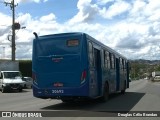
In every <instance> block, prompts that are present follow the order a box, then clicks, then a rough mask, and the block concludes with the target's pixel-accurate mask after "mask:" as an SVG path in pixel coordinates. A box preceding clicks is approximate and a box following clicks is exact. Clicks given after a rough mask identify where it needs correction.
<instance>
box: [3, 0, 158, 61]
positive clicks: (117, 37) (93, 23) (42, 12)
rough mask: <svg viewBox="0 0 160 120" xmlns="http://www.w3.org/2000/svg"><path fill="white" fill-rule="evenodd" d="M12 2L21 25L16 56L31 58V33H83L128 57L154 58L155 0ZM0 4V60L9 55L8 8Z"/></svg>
mask: <svg viewBox="0 0 160 120" xmlns="http://www.w3.org/2000/svg"><path fill="white" fill-rule="evenodd" d="M5 1H7V2H11V0H5ZM15 1H16V3H18V6H17V7H16V12H15V15H16V22H19V23H20V24H21V27H26V28H25V29H20V30H19V31H16V58H17V59H31V56H32V40H33V38H34V36H33V34H32V33H33V32H37V33H38V35H46V34H54V33H62V32H85V33H87V34H89V35H91V36H92V37H94V38H96V39H97V40H99V41H101V42H102V43H104V44H105V45H107V46H109V47H111V48H112V49H114V50H116V51H118V52H119V53H121V54H122V55H124V56H126V57H127V58H128V59H148V60H155V59H160V0H15ZM3 2H4V0H0V58H3V57H4V56H5V57H6V58H10V57H11V48H10V41H8V40H7V36H8V35H10V34H11V24H12V12H11V10H10V7H9V6H5V4H3ZM4 43H5V44H4Z"/></svg>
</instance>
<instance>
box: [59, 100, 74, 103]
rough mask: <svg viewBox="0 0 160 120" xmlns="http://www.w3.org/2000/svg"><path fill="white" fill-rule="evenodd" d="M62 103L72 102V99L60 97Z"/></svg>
mask: <svg viewBox="0 0 160 120" xmlns="http://www.w3.org/2000/svg"><path fill="white" fill-rule="evenodd" d="M61 100H62V102H64V103H72V102H73V101H74V100H72V99H61Z"/></svg>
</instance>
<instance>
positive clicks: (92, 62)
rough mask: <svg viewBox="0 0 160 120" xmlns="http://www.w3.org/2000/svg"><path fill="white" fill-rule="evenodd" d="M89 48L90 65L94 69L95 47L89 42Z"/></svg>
mask: <svg viewBox="0 0 160 120" xmlns="http://www.w3.org/2000/svg"><path fill="white" fill-rule="evenodd" d="M88 45H89V46H88V47H89V51H88V55H89V65H90V66H91V67H93V66H94V56H93V45H92V43H91V42H89V44H88Z"/></svg>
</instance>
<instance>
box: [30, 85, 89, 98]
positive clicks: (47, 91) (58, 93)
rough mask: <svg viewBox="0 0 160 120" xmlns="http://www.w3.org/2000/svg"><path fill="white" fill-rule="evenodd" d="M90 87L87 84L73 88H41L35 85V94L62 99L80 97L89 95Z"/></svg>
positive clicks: (36, 95)
mask: <svg viewBox="0 0 160 120" xmlns="http://www.w3.org/2000/svg"><path fill="white" fill-rule="evenodd" d="M87 91H88V88H87V87H86V86H81V87H73V88H63V87H59V88H44V89H40V88H38V87H37V86H36V85H33V96H34V97H37V98H42V99H47V98H52V99H62V98H72V97H75V98H78V97H82V98H83V97H88V92H87Z"/></svg>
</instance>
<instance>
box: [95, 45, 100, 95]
mask: <svg viewBox="0 0 160 120" xmlns="http://www.w3.org/2000/svg"><path fill="white" fill-rule="evenodd" d="M94 59H95V60H94V62H95V83H96V85H95V89H96V95H100V87H101V80H102V78H101V77H102V70H101V55H100V50H98V49H96V48H94Z"/></svg>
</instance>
